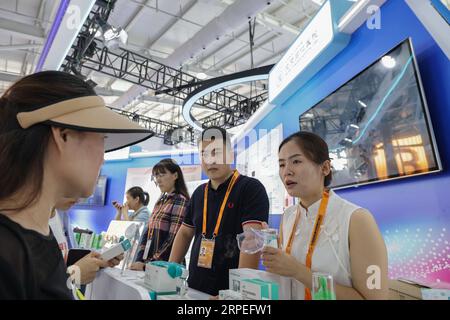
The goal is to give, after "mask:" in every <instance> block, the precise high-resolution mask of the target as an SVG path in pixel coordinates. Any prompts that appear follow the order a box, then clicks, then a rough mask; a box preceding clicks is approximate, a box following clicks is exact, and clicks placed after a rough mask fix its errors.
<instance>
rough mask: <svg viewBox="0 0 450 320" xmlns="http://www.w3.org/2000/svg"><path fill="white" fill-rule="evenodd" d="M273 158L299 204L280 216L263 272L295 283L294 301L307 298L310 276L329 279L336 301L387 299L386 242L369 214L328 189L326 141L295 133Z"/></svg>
mask: <svg viewBox="0 0 450 320" xmlns="http://www.w3.org/2000/svg"><path fill="white" fill-rule="evenodd" d="M278 157H279V175H280V178H281V180H282V181H283V183H284V186H285V188H286V190H287V192H288V193H289V195H290V196H292V197H296V198H298V199H299V204H298V205H295V206H291V207H289V208H287V209H286V210H285V212H284V214H283V217H282V222H281V225H280V242H281V245H282V248H279V249H276V248H270V247H265V249H264V250H263V256H262V259H263V265H264V266H265V267H266V270H267V271H268V272H272V273H275V274H279V275H282V276H287V277H292V278H293V279H294V280H296V281H295V282H294V285H293V299H302V300H303V299H306V300H311V299H312V296H311V286H312V284H311V282H312V272H322V273H327V274H331V275H332V276H333V279H334V282H335V291H336V298H337V299H346V300H349V299H387V298H388V275H387V272H388V266H387V251H386V246H385V243H384V241H383V238H382V236H381V234H380V231H379V230H378V226H377V224H376V222H375V220H374V218H373V217H372V215H371V214H370V212H369V211H367V210H366V209H363V208H360V207H358V206H357V205H355V204H353V203H350V202H348V201H346V200H344V199H342V198H341V197H339V196H338V195H337V194H336V193H334V191H332V190H329V189H328V188H327V187H328V186H329V185H330V183H331V179H332V173H331V164H330V158H329V153H328V146H327V143H326V142H325V141H324V140H323V139H322V138H321V137H319V136H318V135H315V134H313V133H310V132H297V133H294V134H292V135H291V136H289V137H288V138H286V139H285V140H284V141H283V142H282V143H281V145H280V147H279V153H278ZM368 270H372V271H370V272H374V273H373V274H372V273H368ZM369 277H371V278H372V280H373V281H372V280H371V281H368V280H370V279H369ZM369 282H370V286H368V283H369Z"/></svg>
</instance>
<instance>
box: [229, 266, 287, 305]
mask: <svg viewBox="0 0 450 320" xmlns="http://www.w3.org/2000/svg"><path fill="white" fill-rule="evenodd" d="M229 275H230V278H229V288H230V290H234V291H238V292H241V288H242V284H241V281H242V280H245V279H256V278H257V279H261V280H264V281H268V282H276V283H278V286H279V296H278V298H279V300H291V290H292V279H291V278H288V277H283V276H279V275H276V274H273V273H269V272H266V271H263V270H255V269H249V268H243V269H230V271H229Z"/></svg>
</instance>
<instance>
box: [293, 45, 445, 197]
mask: <svg viewBox="0 0 450 320" xmlns="http://www.w3.org/2000/svg"><path fill="white" fill-rule="evenodd" d="M299 122H300V130H303V131H310V132H314V133H316V134H318V135H320V136H321V137H322V138H323V139H324V140H325V141H326V142H327V143H328V146H329V149H330V158H331V159H332V167H333V182H332V185H331V187H332V188H340V187H345V186H351V185H360V184H366V183H371V182H379V181H383V180H387V179H393V178H400V177H405V176H411V175H417V174H424V173H430V172H434V171H439V170H441V164H440V160H439V154H438V150H437V147H436V144H435V140H434V134H433V130H432V126H431V122H430V118H429V115H428V108H427V106H426V100H425V96H424V93H423V88H422V86H421V82H420V76H419V72H418V68H417V64H416V61H415V57H414V53H413V50H412V45H411V41H410V40H409V39H407V40H405V41H403V42H402V43H400V44H399V45H398V46H396V47H395V48H394V49H392V50H391V51H389V52H388V53H386V54H385V55H383V56H382V57H381V58H379V59H378V60H377V61H375V62H374V63H373V64H371V65H370V66H369V67H367V68H366V69H365V70H363V71H362V72H360V73H359V74H358V75H356V76H355V77H353V78H352V79H351V80H349V81H348V82H347V83H345V84H344V85H342V86H341V87H340V88H338V89H337V90H336V91H335V92H333V93H332V94H330V95H329V96H328V97H326V98H325V99H323V100H322V101H320V102H319V103H318V104H316V105H315V106H313V107H312V108H311V109H309V110H308V111H307V112H305V113H303V114H302V115H300V117H299Z"/></svg>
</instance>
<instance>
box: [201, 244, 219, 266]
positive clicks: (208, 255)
mask: <svg viewBox="0 0 450 320" xmlns="http://www.w3.org/2000/svg"><path fill="white" fill-rule="evenodd" d="M215 244H216V242H215V240H209V239H202V242H201V244H200V252H199V254H198V263H197V266H199V267H202V268H206V269H211V266H212V260H213V256H214V245H215Z"/></svg>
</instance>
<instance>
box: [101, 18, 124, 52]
mask: <svg viewBox="0 0 450 320" xmlns="http://www.w3.org/2000/svg"><path fill="white" fill-rule="evenodd" d="M97 23H98V25H99V26H100V30H101V38H102V39H103V43H104V44H105V46H106V47H107V48H108V49H117V48H119V46H120V44H126V43H127V40H128V33H127V32H126V31H125V30H124V29H122V28H121V27H114V26H112V25H110V24H109V23H108V22H106V21H105V20H104V19H102V18H97Z"/></svg>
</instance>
